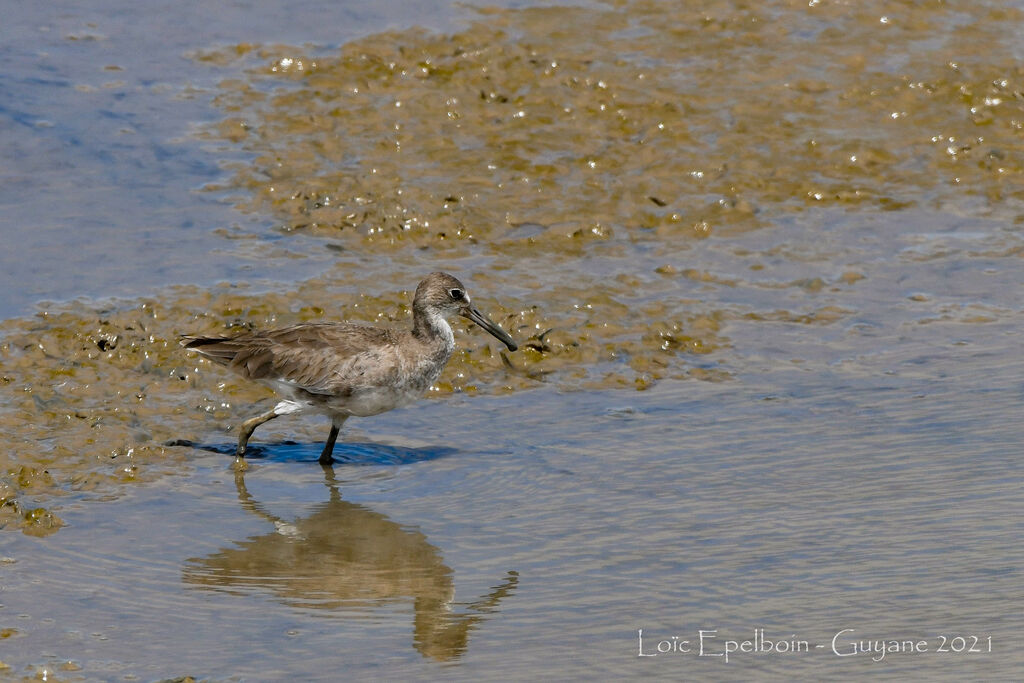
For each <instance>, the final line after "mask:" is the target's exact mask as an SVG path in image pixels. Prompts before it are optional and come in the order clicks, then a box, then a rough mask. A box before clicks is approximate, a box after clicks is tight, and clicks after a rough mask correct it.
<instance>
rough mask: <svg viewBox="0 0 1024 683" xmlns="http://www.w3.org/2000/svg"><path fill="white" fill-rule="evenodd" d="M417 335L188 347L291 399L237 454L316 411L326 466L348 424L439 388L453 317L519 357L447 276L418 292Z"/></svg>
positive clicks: (247, 431) (259, 339)
mask: <svg viewBox="0 0 1024 683" xmlns="http://www.w3.org/2000/svg"><path fill="white" fill-rule="evenodd" d="M412 310H413V327H412V329H411V330H390V329H384V328H378V327H371V326H368V325H359V324H355V323H347V322H337V323H303V324H299V325H291V326H289V327H282V328H278V329H273V330H263V331H257V332H249V333H246V334H242V335H238V336H236V337H201V336H192V335H186V336H183V337H182V339H181V344H182V346H184V347H185V348H187V349H191V350H194V351H196V352H197V353H199V354H200V355H202V356H203V357H205V358H208V359H210V360H211V361H213V362H215V363H218V364H220V365H224V366H226V367H228V368H230V369H231V370H234V371H235V372H237V373H238V374H240V375H241V376H243V377H245V378H247V379H250V380H254V381H258V382H261V383H264V384H267V385H268V386H270V387H271V388H273V389H274V390H275V391H276V392H277V393H278V394H280V395H281V396H282V397H283V399H284V400H282V401H281V402H280V403H278V404H277V405H276V406H275V407H274V409H273V410H271V411H270V412H268V413H264V414H263V415H259V416H257V417H254V418H252V419H250V420H247V421H246V422H244V423H243V424H242V428H241V432H240V434H239V439H238V449H237V455H238V456H239V457H241V456H243V455H244V454H245V448H246V444H247V442H248V440H249V437H250V436H251V435H252V432H253V431H254V430H255V429H256V427H258V426H259V425H261V424H263V423H264V422H266V421H268V420H271V419H273V418H275V417H278V416H280V415H287V414H290V413H297V412H305V411H315V412H318V413H322V414H325V415H327V416H329V417H330V418H331V433H330V435H329V437H328V439H327V443H326V444H325V446H324V450H323V452H322V453H321V455H320V462H321V463H323V464H329V463H331V462H332V461H333V458H332V457H331V453H332V452H333V450H334V442H335V440H336V439H337V436H338V432H339V431H340V429H341V425H342V424H343V423H344V421H345V420H346V419H348V417H350V416H353V415H355V416H358V417H366V416H369V415H377V414H378V413H382V412H385V411H387V410H391V409H393V408H398V407H401V406H405V405H408V404H409V403H412V402H413V401H415V400H416V399H417V398H418V397H420V396H421V395H422V394H423V392H425V391H426V390H427V389H428V388H429V387H430V385H431V384H433V383H434V382H435V381H437V378H438V377H439V376H440V375H441V371H442V370H443V369H444V366H445V364H446V363H447V362H448V359H449V358H450V357H451V355H452V352H453V351H454V350H455V336H454V334H453V333H452V329H451V326H450V325H449V324H448V321H447V320H446V317H447V316H449V315H452V314H459V315H462V316H464V317H466V318H469V319H470V320H472V321H473V322H475V323H476V324H478V325H480V326H481V327H483V328H484V329H485V330H487V331H488V332H489V333H490V334H492V335H494V336H495V337H496V338H497V339H499V340H501V341H502V342H503V343H504V344H505V345H506V346H507V347H508V349H509V350H510V351H515V350H516V344H515V342H514V341H513V340H512V338H511V337H510V336H509V335H508V334H507V333H506V332H505V331H504V330H502V329H501V328H500V327H498V326H497V325H496V324H495V323H494V322H493V321H491V320H490V319H489V318H487V317H486V316H484V315H483V314H482V313H480V312H479V311H478V310H477V309H476V308H474V307H473V306H472V305H471V304H470V298H469V295H468V294H467V293H466V288H465V287H464V286H463V285H462V283H461V282H459V281H458V280H457V279H456V278H454V277H452V276H451V275H448V274H447V273H431V274H430V275H428V276H427V277H426V278H425V279H424V280H423V281H422V282H421V283H420V284H419V286H418V287H417V288H416V296H415V298H414V300H413V306H412Z"/></svg>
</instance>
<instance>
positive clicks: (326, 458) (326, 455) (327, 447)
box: [320, 417, 348, 465]
mask: <svg viewBox="0 0 1024 683" xmlns="http://www.w3.org/2000/svg"><path fill="white" fill-rule="evenodd" d="M346 419H348V418H345V417H342V418H340V419H335V420H334V421H332V422H331V433H330V434H328V435H327V443H325V444H324V450H323V451H322V452H321V453H320V464H321V465H330V464H331V463H332V462H334V458H333V457H332V455H331V454H332V453H334V442H335V441H337V440H338V432H340V431H341V425H343V424H345V420H346Z"/></svg>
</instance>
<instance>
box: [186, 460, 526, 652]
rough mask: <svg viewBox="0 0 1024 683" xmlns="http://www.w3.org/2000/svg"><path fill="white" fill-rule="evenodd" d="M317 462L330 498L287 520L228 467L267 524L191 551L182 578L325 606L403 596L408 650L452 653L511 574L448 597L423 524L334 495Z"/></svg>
mask: <svg viewBox="0 0 1024 683" xmlns="http://www.w3.org/2000/svg"><path fill="white" fill-rule="evenodd" d="M323 469H324V475H325V483H326V485H327V488H328V490H329V491H330V497H329V499H328V500H327V502H325V503H321V504H319V505H318V506H317V507H316V510H315V511H314V512H313V514H311V515H309V516H308V517H304V518H301V519H297V520H295V521H291V522H289V521H286V520H283V519H281V518H279V517H277V516H275V515H273V514H271V513H270V512H268V511H267V510H266V509H265V508H264V507H263V506H262V505H261V504H260V503H259V502H258V501H256V500H255V499H254V498H253V497H252V495H251V494H250V493H249V491H248V490H247V489H246V487H245V474H244V471H242V470H239V471H236V473H235V485H236V487H237V489H238V499H239V501H241V504H242V507H243V508H245V509H246V510H248V511H249V512H252V513H253V514H255V515H257V516H259V517H261V518H263V519H265V520H267V521H268V522H269V523H270V524H272V525H273V526H274V530H273V531H270V532H268V533H266V534H264V535H262V536H257V537H254V538H249V539H248V540H246V541H242V542H240V543H238V544H237V547H233V548H225V549H222V550H220V551H219V552H216V553H213V554H211V555H209V556H207V557H203V558H193V559H190V560H189V561H188V563H187V564H186V567H185V569H184V581H185V582H186V583H189V584H194V585H198V586H204V587H209V588H215V589H219V590H225V591H227V592H233V593H238V594H243V593H244V592H245V591H246V590H247V589H252V588H258V589H262V590H266V591H269V592H270V593H272V594H273V595H274V596H275V597H276V598H277V599H278V600H279V601H280V602H282V603H284V604H286V605H289V606H291V607H295V608H300V609H314V610H325V611H331V610H334V611H340V610H341V609H344V610H345V611H346V612H351V611H354V610H360V609H372V608H375V607H379V606H382V605H385V604H388V603H390V602H395V601H406V600H410V599H411V600H412V603H413V606H414V616H413V646H414V647H415V648H416V650H418V651H419V652H420V653H421V654H422V655H424V656H426V657H431V658H433V659H436V660H441V661H445V660H451V659H455V658H458V657H460V656H461V655H462V654H463V653H465V651H466V647H467V644H468V640H469V634H470V632H471V631H472V630H473V628H475V626H476V625H477V623H478V622H480V621H481V620H482V619H483V618H484V615H485V614H487V613H488V612H494V611H497V607H498V604H499V603H500V602H501V600H503V599H504V598H505V597H506V596H508V595H509V594H511V593H512V592H513V591H514V590H515V588H516V584H517V583H518V580H519V576H518V574H517V573H516V572H514V571H509V572H508V573H507V574H506V576H505V577H504V580H503V581H502V582H501V583H500V585H498V586H497V587H495V588H494V590H492V591H491V592H490V593H488V594H487V595H484V596H482V597H480V598H479V599H478V600H476V601H474V602H472V603H469V604H463V605H459V606H457V605H453V603H452V600H453V598H454V597H455V584H454V580H453V575H452V570H451V569H450V568H449V567H448V566H446V565H445V564H444V560H443V559H442V557H441V553H440V551H439V549H438V548H437V547H436V546H434V545H432V544H431V543H430V542H429V541H428V540H427V538H426V536H424V535H423V534H422V533H420V532H418V531H414V530H411V529H408V528H405V527H402V526H401V525H399V524H396V523H395V522H393V521H391V520H390V519H388V518H387V517H386V516H384V515H382V514H380V513H378V512H374V511H373V510H371V509H369V508H367V507H364V506H362V505H358V504H356V503H349V502H347V501H344V500H342V499H341V492H340V491H339V489H338V483H337V480H336V479H335V475H334V469H333V468H332V467H331V466H329V465H325V466H323Z"/></svg>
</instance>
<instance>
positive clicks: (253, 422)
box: [235, 410, 277, 458]
mask: <svg viewBox="0 0 1024 683" xmlns="http://www.w3.org/2000/svg"><path fill="white" fill-rule="evenodd" d="M275 417H277V413H276V412H274V411H273V410H271V411H269V412H266V413H263V414H262V415H257V416H256V417H254V418H251V419H249V420H246V421H245V422H243V423H242V428H241V430H239V432H238V450H236V451H235V456H236V457H239V458H241V457H242V456H244V455H245V446H246V444H248V443H249V437H250V436H252V433H253V432H254V431H256V428H257V427H259V426H260V425H261V424H263V423H264V422H267V421H269V420H273V419H274V418H275Z"/></svg>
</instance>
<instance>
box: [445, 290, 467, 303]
mask: <svg viewBox="0 0 1024 683" xmlns="http://www.w3.org/2000/svg"><path fill="white" fill-rule="evenodd" d="M448 296H450V297H451V298H452V299H454V300H455V301H462V299H463V297H465V296H466V295H465V293H464V292H463V291H462V290H461V289H449V290H448Z"/></svg>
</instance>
